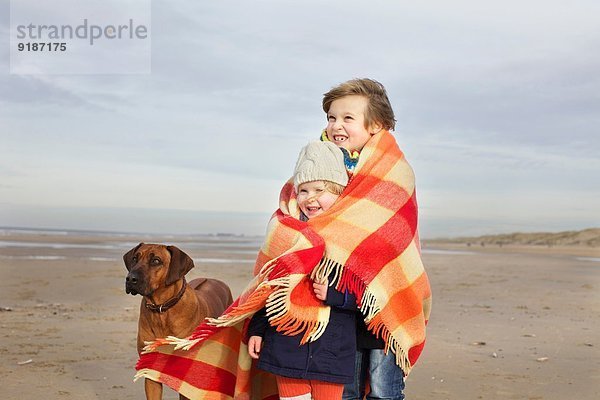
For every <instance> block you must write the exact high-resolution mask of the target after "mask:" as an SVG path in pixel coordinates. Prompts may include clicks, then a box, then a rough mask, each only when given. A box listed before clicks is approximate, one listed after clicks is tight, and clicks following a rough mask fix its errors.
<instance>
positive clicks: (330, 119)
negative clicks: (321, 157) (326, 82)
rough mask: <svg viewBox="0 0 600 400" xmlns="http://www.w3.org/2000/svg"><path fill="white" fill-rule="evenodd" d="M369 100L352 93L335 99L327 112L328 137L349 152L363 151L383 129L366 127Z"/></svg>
mask: <svg viewBox="0 0 600 400" xmlns="http://www.w3.org/2000/svg"><path fill="white" fill-rule="evenodd" d="M368 103H369V100H368V99H367V98H366V97H364V96H359V95H351V96H344V97H340V98H339V99H337V100H334V101H333V102H332V103H331V106H330V107H329V112H328V113H327V128H325V130H326V132H327V138H328V139H329V140H330V141H332V142H333V143H335V144H336V145H337V146H338V147H343V148H345V149H346V150H348V151H349V152H351V153H352V152H353V151H361V150H362V148H363V147H364V146H365V144H366V143H367V141H368V140H369V139H370V138H371V136H373V135H374V134H375V133H377V132H379V130H381V129H380V128H379V129H377V128H378V126H373V127H369V128H365V110H366V109H367V105H368Z"/></svg>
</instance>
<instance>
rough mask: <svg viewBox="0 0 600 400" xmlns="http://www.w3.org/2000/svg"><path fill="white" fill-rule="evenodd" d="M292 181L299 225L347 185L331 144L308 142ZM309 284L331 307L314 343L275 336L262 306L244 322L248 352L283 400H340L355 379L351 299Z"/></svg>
mask: <svg viewBox="0 0 600 400" xmlns="http://www.w3.org/2000/svg"><path fill="white" fill-rule="evenodd" d="M293 183H294V191H295V194H296V200H297V204H298V207H299V209H300V215H299V219H300V220H301V221H308V220H309V219H311V218H314V217H317V216H319V215H321V214H323V213H325V212H327V211H328V210H329V209H330V208H331V206H332V205H333V204H334V203H335V202H336V200H337V199H338V198H339V197H340V195H341V194H342V192H343V190H344V188H345V187H346V184H347V183H348V175H347V173H346V168H345V166H344V157H343V154H342V151H340V149H339V148H338V147H337V146H335V145H334V144H333V143H330V142H312V143H309V144H308V145H307V146H305V147H304V148H303V149H302V151H301V152H300V155H299V157H298V161H297V163H296V168H295V171H294V177H293ZM312 286H313V290H314V295H315V296H316V298H317V299H319V300H321V301H322V302H323V303H324V304H326V305H328V306H330V314H329V321H328V324H327V328H326V329H325V331H324V333H323V334H322V335H321V336H320V337H319V338H318V339H317V340H315V341H312V342H309V343H306V344H303V345H302V344H301V343H300V341H301V338H302V334H297V335H293V336H287V335H284V334H282V333H280V332H278V331H277V330H276V328H275V327H272V326H270V325H269V321H268V318H267V315H266V309H265V308H263V309H262V310H260V311H259V312H257V313H256V314H254V316H253V318H252V320H251V322H250V324H249V328H248V336H249V340H248V353H249V354H250V356H251V357H252V358H254V359H258V368H259V369H262V370H264V371H268V372H271V373H273V374H274V375H276V380H277V387H278V390H279V396H280V397H281V398H282V399H297V400H301V399H307V400H310V399H311V398H312V399H315V400H335V399H341V398H342V392H343V388H344V383H350V382H352V381H353V380H354V359H355V353H356V334H355V328H356V321H355V315H356V299H355V298H354V297H353V296H352V295H350V294H349V293H348V292H347V291H346V292H344V293H342V292H339V291H337V290H335V288H333V287H331V286H329V285H328V281H326V280H325V281H314V282H313V284H312ZM334 349H337V351H335V350H334ZM311 396H312V397H311Z"/></svg>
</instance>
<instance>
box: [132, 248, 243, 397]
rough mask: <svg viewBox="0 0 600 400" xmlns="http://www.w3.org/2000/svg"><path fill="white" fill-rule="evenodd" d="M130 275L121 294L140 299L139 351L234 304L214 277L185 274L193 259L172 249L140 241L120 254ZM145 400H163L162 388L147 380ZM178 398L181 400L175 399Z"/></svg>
mask: <svg viewBox="0 0 600 400" xmlns="http://www.w3.org/2000/svg"><path fill="white" fill-rule="evenodd" d="M123 261H125V266H126V267H127V270H128V271H129V273H128V274H127V278H126V279H125V291H126V292H127V293H131V294H132V295H136V294H140V295H142V296H143V297H144V298H143V299H142V304H141V306H140V320H139V324H138V336H137V350H138V353H140V352H141V351H142V349H143V347H144V342H145V341H150V340H154V339H156V338H164V337H167V336H177V337H180V338H184V337H186V336H189V335H190V334H191V333H192V332H193V330H194V328H195V327H196V326H198V325H199V324H200V323H201V322H202V321H203V320H204V318H206V317H217V316H219V315H221V314H222V313H223V311H225V309H226V308H227V307H228V306H229V305H230V304H231V303H232V302H233V298H232V296H231V291H230V290H229V287H228V286H227V285H226V284H225V283H223V282H221V281H219V280H216V279H206V278H201V279H194V280H193V281H191V282H190V283H189V284H187V283H186V281H185V278H184V276H185V274H187V273H188V272H189V271H190V270H191V269H192V268H194V262H193V261H192V259H191V258H190V257H189V256H188V255H187V254H185V253H184V252H183V251H181V250H179V249H178V248H177V247H175V246H165V245H162V244H144V243H140V244H139V245H137V246H136V247H134V248H133V249H131V250H129V251H128V252H127V253H126V254H125V255H124V256H123ZM144 388H145V391H146V398H147V399H148V400H159V399H162V384H160V383H159V382H155V381H152V380H150V379H146V380H145V383H144ZM179 397H180V399H185V397H184V396H182V395H179Z"/></svg>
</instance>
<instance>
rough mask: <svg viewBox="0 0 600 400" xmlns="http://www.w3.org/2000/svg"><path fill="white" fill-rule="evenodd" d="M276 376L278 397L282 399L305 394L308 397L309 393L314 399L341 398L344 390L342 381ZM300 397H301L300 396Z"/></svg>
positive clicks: (329, 399)
mask: <svg viewBox="0 0 600 400" xmlns="http://www.w3.org/2000/svg"><path fill="white" fill-rule="evenodd" d="M276 378H277V389H278V390H279V397H280V398H282V399H285V398H294V397H296V396H301V395H306V394H308V397H306V398H307V399H310V398H311V397H310V395H311V394H312V398H313V399H314V400H336V399H340V400H341V398H342V392H343V391H344V385H343V384H342V383H331V382H323V381H313V380H307V379H294V378H286V377H285V376H279V375H277V376H276ZM301 399H303V398H302V397H301Z"/></svg>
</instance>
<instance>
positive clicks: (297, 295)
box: [136, 131, 431, 400]
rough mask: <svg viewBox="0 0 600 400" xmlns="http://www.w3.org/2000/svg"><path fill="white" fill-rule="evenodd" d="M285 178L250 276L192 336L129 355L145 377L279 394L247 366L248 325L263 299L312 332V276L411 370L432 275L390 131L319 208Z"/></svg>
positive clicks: (322, 317)
mask: <svg viewBox="0 0 600 400" xmlns="http://www.w3.org/2000/svg"><path fill="white" fill-rule="evenodd" d="M299 215H300V211H299V208H298V205H297V202H296V197H295V194H294V190H293V184H292V182H291V181H289V182H287V183H286V184H285V185H284V187H283V189H282V191H281V195H280V209H279V210H278V211H277V212H276V213H275V214H274V215H273V217H272V218H271V221H270V223H269V227H268V231H267V235H266V238H265V241H264V244H263V246H262V247H261V250H260V252H259V254H258V257H257V261H256V265H255V269H254V272H255V277H254V279H253V280H252V281H251V282H250V284H249V285H248V287H247V288H246V289H245V290H244V292H243V293H242V295H241V296H240V297H239V298H238V299H236V301H235V302H234V303H233V304H232V305H231V307H229V308H228V309H227V310H226V311H225V312H224V314H223V315H221V316H220V317H219V318H216V319H211V320H207V321H206V322H205V323H203V324H201V325H200V326H198V327H197V328H196V330H195V331H194V333H193V334H192V335H191V336H190V337H189V338H184V339H181V338H174V337H170V338H164V339H160V340H157V341H155V342H153V343H151V344H149V345H148V346H147V347H146V351H147V353H146V354H143V355H142V356H141V358H140V360H139V362H138V364H137V365H136V368H137V369H138V373H137V375H136V378H139V377H145V378H149V379H153V380H156V381H159V382H162V383H165V384H167V385H169V386H171V387H172V388H173V389H175V390H177V391H178V392H180V393H182V394H183V395H185V396H187V397H190V398H198V399H261V400H265V399H276V398H278V395H277V389H276V385H275V382H274V379H273V377H272V376H271V375H270V374H267V373H264V372H261V371H258V370H256V369H255V368H254V364H253V363H252V360H251V359H250V357H249V356H248V353H247V342H246V338H245V328H246V325H247V323H248V321H249V317H251V316H252V315H253V314H254V313H255V312H256V311H258V310H259V309H261V308H262V307H266V309H267V315H268V316H269V322H270V324H271V325H272V326H274V327H276V328H277V330H278V331H280V332H282V333H284V334H289V335H293V334H299V333H301V334H303V338H302V340H303V342H306V341H313V340H316V339H318V338H319V336H320V335H321V334H322V332H323V331H324V330H325V328H326V326H327V322H328V320H329V308H328V307H326V306H323V305H322V303H321V302H320V301H319V300H317V299H316V297H315V296H314V293H313V291H312V285H311V280H313V279H314V280H323V279H324V278H325V277H330V276H334V277H335V278H334V280H333V282H330V284H331V285H335V286H336V288H337V289H338V290H340V291H344V290H348V291H349V292H351V293H353V294H354V295H355V296H356V298H357V299H358V300H359V307H360V311H361V313H362V315H363V317H364V319H365V322H366V323H367V327H368V328H369V329H370V330H371V331H372V332H373V333H374V334H375V335H377V336H378V337H381V338H383V340H384V341H385V343H386V351H389V350H391V351H392V352H393V353H394V354H395V356H396V362H397V364H398V365H399V366H400V367H402V369H403V371H404V372H405V374H408V373H409V372H410V370H411V368H412V366H413V365H414V363H415V362H416V360H417V358H418V357H419V355H420V354H421V351H422V349H423V346H424V344H425V326H426V324H427V320H428V318H429V314H430V309H431V291H430V287H429V281H428V278H427V275H426V273H425V270H424V268H423V264H422V262H421V257H420V247H419V238H418V234H417V203H416V197H415V187H414V175H413V172H412V169H411V167H410V166H409V164H408V163H407V162H406V159H405V158H404V155H403V153H402V152H401V151H400V149H399V148H398V145H397V144H396V141H395V139H394V137H393V136H392V135H391V134H390V133H389V132H387V131H385V132H381V133H379V134H377V135H374V136H373V137H372V138H371V139H370V140H369V142H368V143H367V144H366V146H365V147H364V149H363V150H362V152H361V155H360V159H359V162H358V164H357V166H356V168H355V171H354V175H353V176H352V178H351V180H350V182H349V184H348V186H347V187H346V190H345V191H344V193H343V194H342V196H341V197H340V198H339V199H338V200H337V201H336V203H334V205H333V206H332V207H331V208H330V209H329V210H328V211H327V212H326V213H324V214H323V215H320V216H319V217H316V218H313V219H311V220H309V221H307V222H302V221H300V220H299V219H298V218H299Z"/></svg>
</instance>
